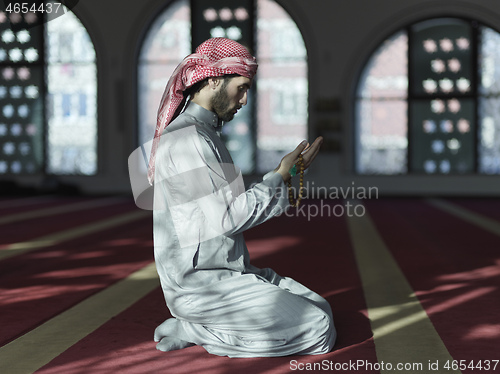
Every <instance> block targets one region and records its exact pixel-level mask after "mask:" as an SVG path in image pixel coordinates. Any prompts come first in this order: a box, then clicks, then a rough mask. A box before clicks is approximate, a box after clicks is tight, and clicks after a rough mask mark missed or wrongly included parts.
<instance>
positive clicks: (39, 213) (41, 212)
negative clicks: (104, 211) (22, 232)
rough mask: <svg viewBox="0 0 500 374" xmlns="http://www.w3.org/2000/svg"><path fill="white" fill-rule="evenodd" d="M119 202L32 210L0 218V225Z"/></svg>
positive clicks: (111, 200) (102, 200) (87, 203)
mask: <svg viewBox="0 0 500 374" xmlns="http://www.w3.org/2000/svg"><path fill="white" fill-rule="evenodd" d="M119 202H123V199H119V198H109V199H95V200H89V201H81V202H79V203H73V204H67V205H62V206H56V207H51V208H45V209H38V210H33V211H30V212H24V213H17V214H11V215H7V216H4V217H0V225H2V224H6V223H14V222H18V221H23V220H26V219H33V218H40V217H49V216H54V215H56V214H62V213H68V212H76V211H79V210H84V209H91V208H96V207H101V206H106V205H111V204H117V203H119Z"/></svg>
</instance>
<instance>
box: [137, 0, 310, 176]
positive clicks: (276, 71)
mask: <svg viewBox="0 0 500 374" xmlns="http://www.w3.org/2000/svg"><path fill="white" fill-rule="evenodd" d="M256 5H257V6H256V12H255V17H256V22H255V41H256V43H255V44H256V48H255V54H256V57H257V59H258V61H259V71H258V74H257V78H256V81H257V82H256V84H255V89H254V90H253V91H254V92H256V95H255V96H256V100H255V105H252V104H249V105H248V106H247V108H245V109H246V110H247V111H248V110H252V108H255V113H254V115H253V118H254V119H255V121H254V122H255V124H256V126H255V125H254V124H253V123H250V121H249V120H248V119H245V117H244V116H245V115H247V114H245V113H244V111H240V113H238V115H240V117H238V115H237V116H236V117H235V119H234V120H233V121H232V123H231V125H230V126H226V127H225V130H224V133H223V138H224V139H225V142H226V146H227V147H228V149H229V151H230V152H231V153H232V155H233V158H234V159H235V162H236V163H237V164H238V166H239V167H240V168H241V169H242V171H243V172H244V173H246V174H249V173H253V172H257V173H264V172H267V171H268V170H269V169H271V168H274V167H276V165H277V164H278V163H279V161H280V160H281V158H282V156H283V155H284V154H285V153H286V152H289V150H290V149H291V148H294V147H295V146H296V145H297V144H298V143H299V142H300V141H301V140H303V139H305V138H306V137H307V122H308V78H307V76H308V71H307V51H306V49H305V44H304V41H303V38H302V35H301V33H300V31H299V29H298V27H297V25H296V24H295V22H294V21H293V20H292V18H291V17H290V16H289V15H288V13H287V12H286V11H285V10H284V9H283V8H282V6H281V5H279V4H278V3H277V2H275V1H273V0H256ZM237 8H238V6H237V4H235V9H234V10H233V11H234V15H235V16H236V12H237ZM190 11H191V7H190V2H189V0H177V1H174V2H172V3H171V4H170V5H169V6H168V7H167V8H165V10H164V11H163V12H162V13H161V14H160V15H158V16H157V17H156V19H155V20H154V21H153V22H152V23H151V26H150V27H149V30H148V32H147V33H146V35H145V38H144V41H143V43H142V46H141V48H140V52H139V58H138V70H137V73H138V106H139V108H138V117H139V119H138V127H139V131H138V134H139V135H138V137H139V139H138V141H139V143H140V144H144V143H146V142H147V141H149V140H150V139H151V138H152V137H153V134H154V127H155V124H156V111H157V107H158V103H159V101H160V98H161V95H162V93H163V89H164V87H165V85H166V83H167V80H168V78H169V76H170V75H171V73H172V72H173V70H174V69H175V66H176V65H177V64H178V63H179V62H180V61H181V60H182V59H183V58H184V57H185V56H186V55H188V54H189V53H190V52H191V32H192V31H191V23H190V22H191V18H192V17H191V14H190ZM214 12H215V13H214ZM209 13H210V15H211V17H214V14H215V17H217V11H216V10H214V9H212V8H211V9H210V12H209ZM242 14H243V13H240V14H239V16H243V15H242ZM168 30H170V31H168ZM228 31H231V33H229V32H228V33H225V32H226V31H225V30H224V29H223V28H221V27H217V28H214V30H213V33H212V34H213V36H215V34H217V35H221V33H224V35H225V36H227V37H231V36H234V37H235V38H236V40H237V38H238V33H237V32H236V31H237V30H236V29H235V28H234V27H233V28H228ZM214 33H215V34H214ZM247 118H248V117H247ZM254 150H255V151H254Z"/></svg>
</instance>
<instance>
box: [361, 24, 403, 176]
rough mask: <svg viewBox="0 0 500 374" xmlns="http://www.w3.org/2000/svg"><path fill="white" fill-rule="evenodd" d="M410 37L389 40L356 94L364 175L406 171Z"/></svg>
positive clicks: (375, 58)
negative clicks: (408, 48)
mask: <svg viewBox="0 0 500 374" xmlns="http://www.w3.org/2000/svg"><path fill="white" fill-rule="evenodd" d="M407 43H408V36H407V34H406V33H404V32H399V33H397V34H395V35H394V36H393V37H391V38H389V39H387V40H386V41H385V42H384V43H383V44H382V46H381V47H380V48H379V49H378V51H377V52H376V53H374V54H373V55H372V57H371V59H370V61H369V62H368V64H367V65H366V67H365V70H364V73H363V76H362V78H361V84H360V85H359V88H358V92H357V96H358V97H357V107H356V114H357V121H356V128H357V134H358V137H357V139H356V140H357V144H356V150H357V153H356V156H357V157H356V169H357V171H358V172H359V173H362V174H398V173H404V172H406V171H407V153H406V151H407V147H408V141H407V131H408V130H407V118H406V113H407V106H408V104H407V100H406V98H407V96H408V95H407V90H408V78H407V69H408V57H407Z"/></svg>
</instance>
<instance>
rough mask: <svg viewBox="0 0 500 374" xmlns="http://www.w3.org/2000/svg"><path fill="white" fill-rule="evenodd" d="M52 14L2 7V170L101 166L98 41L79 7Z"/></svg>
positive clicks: (76, 170)
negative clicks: (93, 39) (95, 44)
mask: <svg viewBox="0 0 500 374" xmlns="http://www.w3.org/2000/svg"><path fill="white" fill-rule="evenodd" d="M47 16H48V17H49V18H48V19H46V20H44V19H42V18H40V17H44V14H42V13H32V12H28V13H7V12H4V11H0V75H1V77H0V78H1V80H0V110H1V111H2V116H1V119H0V140H1V144H2V148H1V149H0V175H1V174H37V173H42V172H48V173H53V174H84V175H90V174H95V172H96V170H97V115H96V106H97V104H96V99H97V83H96V68H95V52H94V48H93V45H92V43H91V41H90V39H89V36H88V34H87V32H86V30H85V29H84V27H83V26H82V24H81V23H80V21H79V20H78V19H77V18H76V17H75V15H74V14H73V13H72V12H69V11H68V10H67V9H66V8H64V7H61V11H60V12H59V13H56V12H54V13H47ZM58 16H59V17H58ZM50 17H52V18H50ZM44 21H48V22H44ZM35 25H38V26H36V27H34V26H35Z"/></svg>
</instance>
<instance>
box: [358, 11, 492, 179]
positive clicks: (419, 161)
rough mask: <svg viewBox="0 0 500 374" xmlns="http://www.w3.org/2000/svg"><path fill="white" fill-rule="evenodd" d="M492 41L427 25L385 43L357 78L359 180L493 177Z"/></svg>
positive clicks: (464, 28) (456, 25)
mask: <svg viewBox="0 0 500 374" xmlns="http://www.w3.org/2000/svg"><path fill="white" fill-rule="evenodd" d="M499 51H500V34H499V33H498V32H497V31H495V30H493V29H491V28H489V27H487V26H485V25H482V24H480V23H478V22H476V21H471V20H464V19H457V18H435V19H430V20H426V21H422V22H418V23H416V24H413V25H411V26H409V27H407V28H405V29H404V30H400V31H398V32H397V33H395V34H393V35H392V36H391V37H389V38H387V39H386V40H385V41H384V42H383V43H382V44H381V45H380V46H379V48H378V49H377V50H376V51H375V52H374V53H373V54H372V55H371V57H370V59H369V61H368V63H367V64H366V65H365V68H364V70H363V72H362V74H361V77H360V80H359V83H358V86H357V97H356V104H355V105H356V110H355V114H356V122H355V130H356V134H355V139H356V142H355V144H356V147H355V152H356V155H355V159H356V163H355V164H356V171H357V172H358V173H360V174H402V173H403V174H404V173H421V174H471V173H482V174H499V173H500V116H499V114H498V113H499V109H500V101H499V100H500V52H499Z"/></svg>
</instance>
